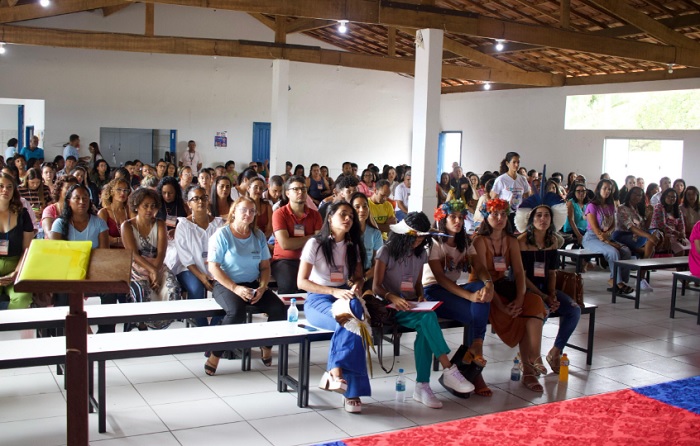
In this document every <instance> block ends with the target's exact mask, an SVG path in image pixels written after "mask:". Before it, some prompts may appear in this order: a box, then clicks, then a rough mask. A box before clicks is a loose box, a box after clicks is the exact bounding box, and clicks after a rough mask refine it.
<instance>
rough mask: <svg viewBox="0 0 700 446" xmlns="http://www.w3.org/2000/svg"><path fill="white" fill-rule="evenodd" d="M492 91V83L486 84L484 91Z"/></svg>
mask: <svg viewBox="0 0 700 446" xmlns="http://www.w3.org/2000/svg"><path fill="white" fill-rule="evenodd" d="M490 89H491V83H490V82H484V90H490Z"/></svg>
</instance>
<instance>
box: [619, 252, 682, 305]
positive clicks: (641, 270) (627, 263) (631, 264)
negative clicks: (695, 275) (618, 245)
mask: <svg viewBox="0 0 700 446" xmlns="http://www.w3.org/2000/svg"><path fill="white" fill-rule="evenodd" d="M620 268H625V269H628V270H630V272H631V271H635V272H636V273H637V274H636V275H637V281H636V282H637V283H636V286H635V290H634V297H631V296H625V295H623V294H618V289H617V286H614V284H613V287H612V303H616V301H617V297H618V296H620V297H622V298H624V299H631V300H634V308H635V309H639V294H640V291H641V283H642V278H644V276H645V275H646V277H647V281H650V279H651V275H650V271H651V270H656V269H674V268H684V269H687V268H688V257H687V256H686V257H659V258H652V259H632V260H618V261H616V262H615V264H614V265H613V275H612V276H613V278H615V280H616V278H617V275H618V270H619V269H620Z"/></svg>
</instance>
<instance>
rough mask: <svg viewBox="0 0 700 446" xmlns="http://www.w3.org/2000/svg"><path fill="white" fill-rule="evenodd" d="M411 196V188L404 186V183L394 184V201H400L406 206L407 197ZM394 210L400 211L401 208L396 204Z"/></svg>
mask: <svg viewBox="0 0 700 446" xmlns="http://www.w3.org/2000/svg"><path fill="white" fill-rule="evenodd" d="M410 196H411V188H410V187H406V185H405V184H404V183H401V184H399V185H398V186H396V190H395V191H394V200H396V201H401V202H402V203H403V204H404V206H406V207H408V197H410ZM394 210H397V211H400V210H401V208H400V207H399V205H398V204H397V205H396V208H394Z"/></svg>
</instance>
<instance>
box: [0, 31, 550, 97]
mask: <svg viewBox="0 0 700 446" xmlns="http://www.w3.org/2000/svg"><path fill="white" fill-rule="evenodd" d="M0 35H2V36H4V39H5V42H7V43H13V44H20V45H41V46H55V47H63V48H82V49H94V50H108V51H129V52H139V53H162V54H182V55H199V56H222V57H247V58H257V59H287V60H290V61H293V62H306V63H317V64H322V65H334V66H343V67H348V68H361V69H367V70H379V71H388V72H396V73H407V74H413V73H414V68H415V67H414V65H415V62H414V60H413V59H409V58H391V57H383V56H372V55H367V54H356V53H349V52H347V51H336V50H325V49H321V48H318V47H311V46H302V45H283V44H274V43H268V42H251V41H246V40H221V39H201V38H185V37H168V36H142V35H136V34H118V33H100V32H89V31H74V30H58V29H47V28H31V27H27V26H13V25H0ZM442 71H443V76H444V77H453V78H458V79H473V80H479V81H489V82H498V83H508V84H525V85H536V86H546V87H553V86H561V85H563V83H564V76H563V75H554V74H549V73H531V72H522V73H521V72H515V71H513V70H509V71H502V70H496V69H490V68H469V67H460V66H456V65H449V64H443V66H442Z"/></svg>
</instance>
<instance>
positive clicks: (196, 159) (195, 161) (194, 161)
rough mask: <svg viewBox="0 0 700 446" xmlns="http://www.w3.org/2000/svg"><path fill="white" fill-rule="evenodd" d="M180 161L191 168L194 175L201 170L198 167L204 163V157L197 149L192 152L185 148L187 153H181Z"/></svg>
mask: <svg viewBox="0 0 700 446" xmlns="http://www.w3.org/2000/svg"><path fill="white" fill-rule="evenodd" d="M180 162H181V163H182V165H183V166H184V167H189V168H191V169H192V172H193V173H194V175H197V173H198V172H199V169H197V165H199V164H201V163H202V157H201V156H200V155H199V152H197V151H196V150H195V151H194V153H192V152H190V151H189V150H185V153H183V154H182V155H180Z"/></svg>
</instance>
